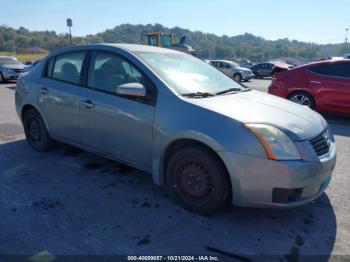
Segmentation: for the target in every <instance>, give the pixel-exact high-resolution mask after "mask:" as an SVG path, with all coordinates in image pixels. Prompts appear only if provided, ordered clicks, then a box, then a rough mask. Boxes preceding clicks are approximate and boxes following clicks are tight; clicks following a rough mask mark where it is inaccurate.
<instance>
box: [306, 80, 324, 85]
mask: <svg viewBox="0 0 350 262" xmlns="http://www.w3.org/2000/svg"><path fill="white" fill-rule="evenodd" d="M309 82H310V83H311V84H322V82H320V81H315V80H311V81H309Z"/></svg>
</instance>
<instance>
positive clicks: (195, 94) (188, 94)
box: [182, 92, 215, 97]
mask: <svg viewBox="0 0 350 262" xmlns="http://www.w3.org/2000/svg"><path fill="white" fill-rule="evenodd" d="M182 95H183V96H186V97H211V96H215V94H213V93H208V92H194V93H185V94H182Z"/></svg>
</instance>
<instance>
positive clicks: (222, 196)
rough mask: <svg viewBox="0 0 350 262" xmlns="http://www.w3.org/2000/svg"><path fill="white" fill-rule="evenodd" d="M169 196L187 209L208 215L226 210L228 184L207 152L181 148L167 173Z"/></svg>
mask: <svg viewBox="0 0 350 262" xmlns="http://www.w3.org/2000/svg"><path fill="white" fill-rule="evenodd" d="M166 175H167V184H168V187H169V191H170V193H171V195H172V196H173V197H174V198H175V200H176V201H177V202H179V203H180V205H182V206H183V207H185V208H186V209H188V210H190V211H192V212H196V213H199V214H210V213H213V212H214V211H217V210H220V209H222V208H224V207H225V206H227V203H228V200H229V195H230V194H229V192H230V190H229V188H230V182H229V180H228V178H227V174H226V170H225V168H224V167H223V166H222V164H221V163H220V162H219V161H218V160H217V159H216V158H215V157H214V156H213V154H211V153H210V152H208V151H207V150H204V149H202V148H199V147H194V148H184V149H180V150H179V151H177V152H176V153H175V154H174V155H173V156H172V157H171V159H170V161H169V164H168V165H167V170H166Z"/></svg>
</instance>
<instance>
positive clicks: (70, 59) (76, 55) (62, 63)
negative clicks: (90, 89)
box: [48, 51, 85, 84]
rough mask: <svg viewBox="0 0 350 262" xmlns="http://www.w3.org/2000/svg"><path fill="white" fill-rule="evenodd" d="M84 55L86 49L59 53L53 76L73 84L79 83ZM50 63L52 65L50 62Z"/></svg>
mask: <svg viewBox="0 0 350 262" xmlns="http://www.w3.org/2000/svg"><path fill="white" fill-rule="evenodd" d="M84 57H85V52H84V51H79V52H69V53H66V54H62V55H58V56H57V57H56V59H55V63H54V66H53V71H52V78H53V79H55V80H60V81H64V82H68V83H72V84H79V82H80V74H81V69H82V66H83V62H84ZM48 65H50V62H49V64H48ZM48 69H49V68H48Z"/></svg>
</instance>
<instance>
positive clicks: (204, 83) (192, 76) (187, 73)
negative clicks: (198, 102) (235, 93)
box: [138, 52, 244, 95]
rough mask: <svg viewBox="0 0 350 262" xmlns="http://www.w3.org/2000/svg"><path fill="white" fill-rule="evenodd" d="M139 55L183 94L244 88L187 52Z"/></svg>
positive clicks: (140, 53) (213, 92) (144, 53)
mask: <svg viewBox="0 0 350 262" xmlns="http://www.w3.org/2000/svg"><path fill="white" fill-rule="evenodd" d="M138 55H139V57H140V58H141V59H142V60H143V61H144V62H145V63H146V64H147V65H149V66H150V67H151V68H152V69H153V70H154V71H156V72H157V73H158V74H159V75H160V76H161V77H162V78H163V80H164V81H165V82H166V83H167V84H168V85H170V86H171V87H172V88H174V89H175V90H176V91H177V92H178V93H179V94H181V95H183V94H188V93H199V92H200V93H211V94H215V93H219V92H222V91H225V90H228V89H238V90H241V89H244V87H243V86H241V85H239V84H238V83H236V82H235V81H234V80H232V79H231V78H229V77H228V76H226V75H225V74H223V73H222V72H220V71H219V70H217V69H215V68H214V67H213V66H211V65H209V64H208V63H205V62H203V61H202V60H199V59H197V58H195V57H193V56H190V55H187V54H174V53H154V52H138Z"/></svg>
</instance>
